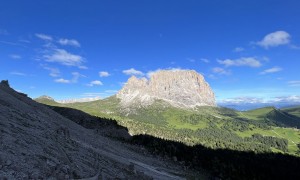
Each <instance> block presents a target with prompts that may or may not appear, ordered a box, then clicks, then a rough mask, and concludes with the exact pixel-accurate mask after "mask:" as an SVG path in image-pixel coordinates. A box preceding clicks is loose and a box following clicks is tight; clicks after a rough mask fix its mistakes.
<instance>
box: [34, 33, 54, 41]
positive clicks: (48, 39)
mask: <svg viewBox="0 0 300 180" xmlns="http://www.w3.org/2000/svg"><path fill="white" fill-rule="evenodd" d="M35 36H36V37H38V38H40V39H42V40H44V41H52V40H53V38H52V37H51V36H49V35H46V34H38V33H37V34H35Z"/></svg>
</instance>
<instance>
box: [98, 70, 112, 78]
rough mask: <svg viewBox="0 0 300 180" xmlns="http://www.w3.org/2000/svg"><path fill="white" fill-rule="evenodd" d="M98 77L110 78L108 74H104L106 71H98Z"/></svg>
mask: <svg viewBox="0 0 300 180" xmlns="http://www.w3.org/2000/svg"><path fill="white" fill-rule="evenodd" d="M99 76H100V77H108V76H110V74H109V73H108V72H106V71H100V72H99Z"/></svg>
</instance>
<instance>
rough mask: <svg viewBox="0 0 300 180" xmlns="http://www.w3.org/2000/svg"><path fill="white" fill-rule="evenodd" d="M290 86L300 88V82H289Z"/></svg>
mask: <svg viewBox="0 0 300 180" xmlns="http://www.w3.org/2000/svg"><path fill="white" fill-rule="evenodd" d="M288 84H289V86H294V87H295V86H297V87H298V86H300V80H297V81H288Z"/></svg>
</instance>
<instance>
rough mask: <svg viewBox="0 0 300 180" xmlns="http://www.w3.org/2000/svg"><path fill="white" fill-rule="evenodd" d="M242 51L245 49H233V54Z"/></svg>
mask: <svg viewBox="0 0 300 180" xmlns="http://www.w3.org/2000/svg"><path fill="white" fill-rule="evenodd" d="M244 50H245V49H244V48H242V47H236V48H234V49H233V52H242V51H244Z"/></svg>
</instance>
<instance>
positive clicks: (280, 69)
mask: <svg viewBox="0 0 300 180" xmlns="http://www.w3.org/2000/svg"><path fill="white" fill-rule="evenodd" d="M279 71H282V68H281V67H273V68H270V69H266V70H264V71H262V72H260V73H259V74H270V73H276V72H279Z"/></svg>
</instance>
